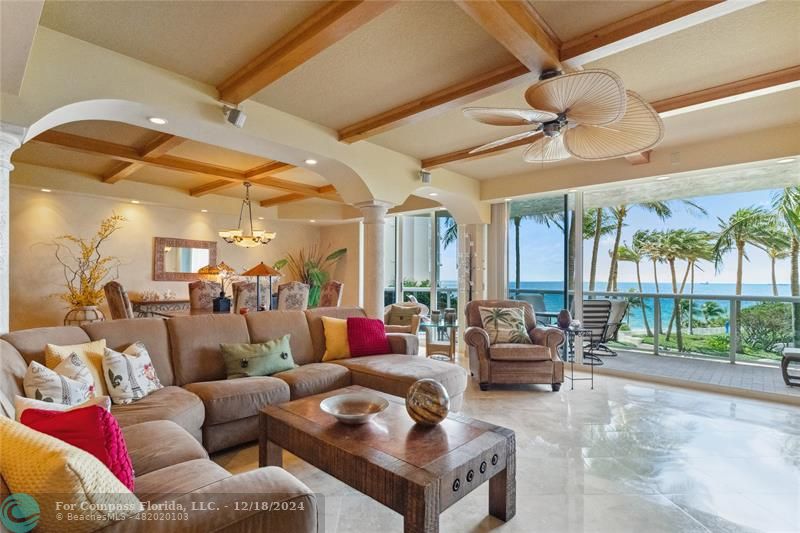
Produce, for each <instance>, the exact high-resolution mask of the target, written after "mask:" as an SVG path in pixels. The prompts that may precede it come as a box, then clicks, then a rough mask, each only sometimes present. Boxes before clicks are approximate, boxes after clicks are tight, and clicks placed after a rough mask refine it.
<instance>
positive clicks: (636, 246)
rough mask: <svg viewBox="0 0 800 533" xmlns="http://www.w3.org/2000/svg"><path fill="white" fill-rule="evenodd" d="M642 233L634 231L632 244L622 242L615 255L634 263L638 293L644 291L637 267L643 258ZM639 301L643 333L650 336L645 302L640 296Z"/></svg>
mask: <svg viewBox="0 0 800 533" xmlns="http://www.w3.org/2000/svg"><path fill="white" fill-rule="evenodd" d="M643 233H644V232H643V231H641V230H640V231H637V232H636V233H634V235H633V246H630V247H629V246H628V244H627V243H625V244H623V245H622V246H620V247H619V250H618V256H617V257H618V260H619V261H627V262H630V263H633V264H634V265H636V283H637V284H638V285H639V292H640V293H641V292H644V290H642V273H641V270H640V267H639V265H640V263H641V262H642V259H643V258H644V254H643V253H642V247H641V244H642V240H641V236H642V234H643ZM637 236H639V237H640V238H639V239H637ZM640 303H641V307H642V321H643V322H644V329H645V333H646V334H647V336H648V337H650V336H652V335H653V332H652V330H651V329H650V322H648V320H647V305H646V304H645V300H644V298H640Z"/></svg>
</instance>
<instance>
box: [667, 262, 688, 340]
mask: <svg viewBox="0 0 800 533" xmlns="http://www.w3.org/2000/svg"><path fill="white" fill-rule="evenodd" d="M692 264H693V263H692V262H691V261H690V262H689V263H688V264H687V265H686V272H684V274H683V280H682V281H681V286H680V287H678V280H677V277H676V271H675V261H674V260H672V261H670V262H669V267H670V271H671V272H672V291H673V292H674V293H675V294H683V290H684V289H685V288H686V280H687V278H688V277H689V270H690V269H691V267H692ZM689 314H690V315H691V307H690V308H689ZM676 319H677V320H676ZM673 324H675V337H676V338H677V340H678V351H683V331H682V330H681V301H680V298H675V303H674V304H673V307H672V316H670V317H669V326H668V327H667V340H669V336H670V335H671V334H672V325H673Z"/></svg>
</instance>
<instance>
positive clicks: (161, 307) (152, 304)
mask: <svg viewBox="0 0 800 533" xmlns="http://www.w3.org/2000/svg"><path fill="white" fill-rule="evenodd" d="M131 307H133V312H134V314H135V315H136V316H137V317H148V316H154V315H155V316H163V315H164V314H167V313H174V312H176V311H188V309H189V300H188V299H187V300H133V299H132V300H131Z"/></svg>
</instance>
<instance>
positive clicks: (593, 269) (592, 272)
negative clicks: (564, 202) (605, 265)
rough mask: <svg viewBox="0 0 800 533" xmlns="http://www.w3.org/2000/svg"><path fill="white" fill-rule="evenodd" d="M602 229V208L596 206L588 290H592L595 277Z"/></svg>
mask: <svg viewBox="0 0 800 533" xmlns="http://www.w3.org/2000/svg"><path fill="white" fill-rule="evenodd" d="M602 231H603V208H602V207H598V208H597V218H596V220H595V223H594V242H592V266H591V268H590V270H589V291H593V290H594V286H595V280H596V279H597V251H598V250H599V249H600V235H601V234H602Z"/></svg>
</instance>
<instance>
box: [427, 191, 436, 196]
mask: <svg viewBox="0 0 800 533" xmlns="http://www.w3.org/2000/svg"><path fill="white" fill-rule="evenodd" d="M428 196H439V193H438V192H432V193H429V194H428Z"/></svg>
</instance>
